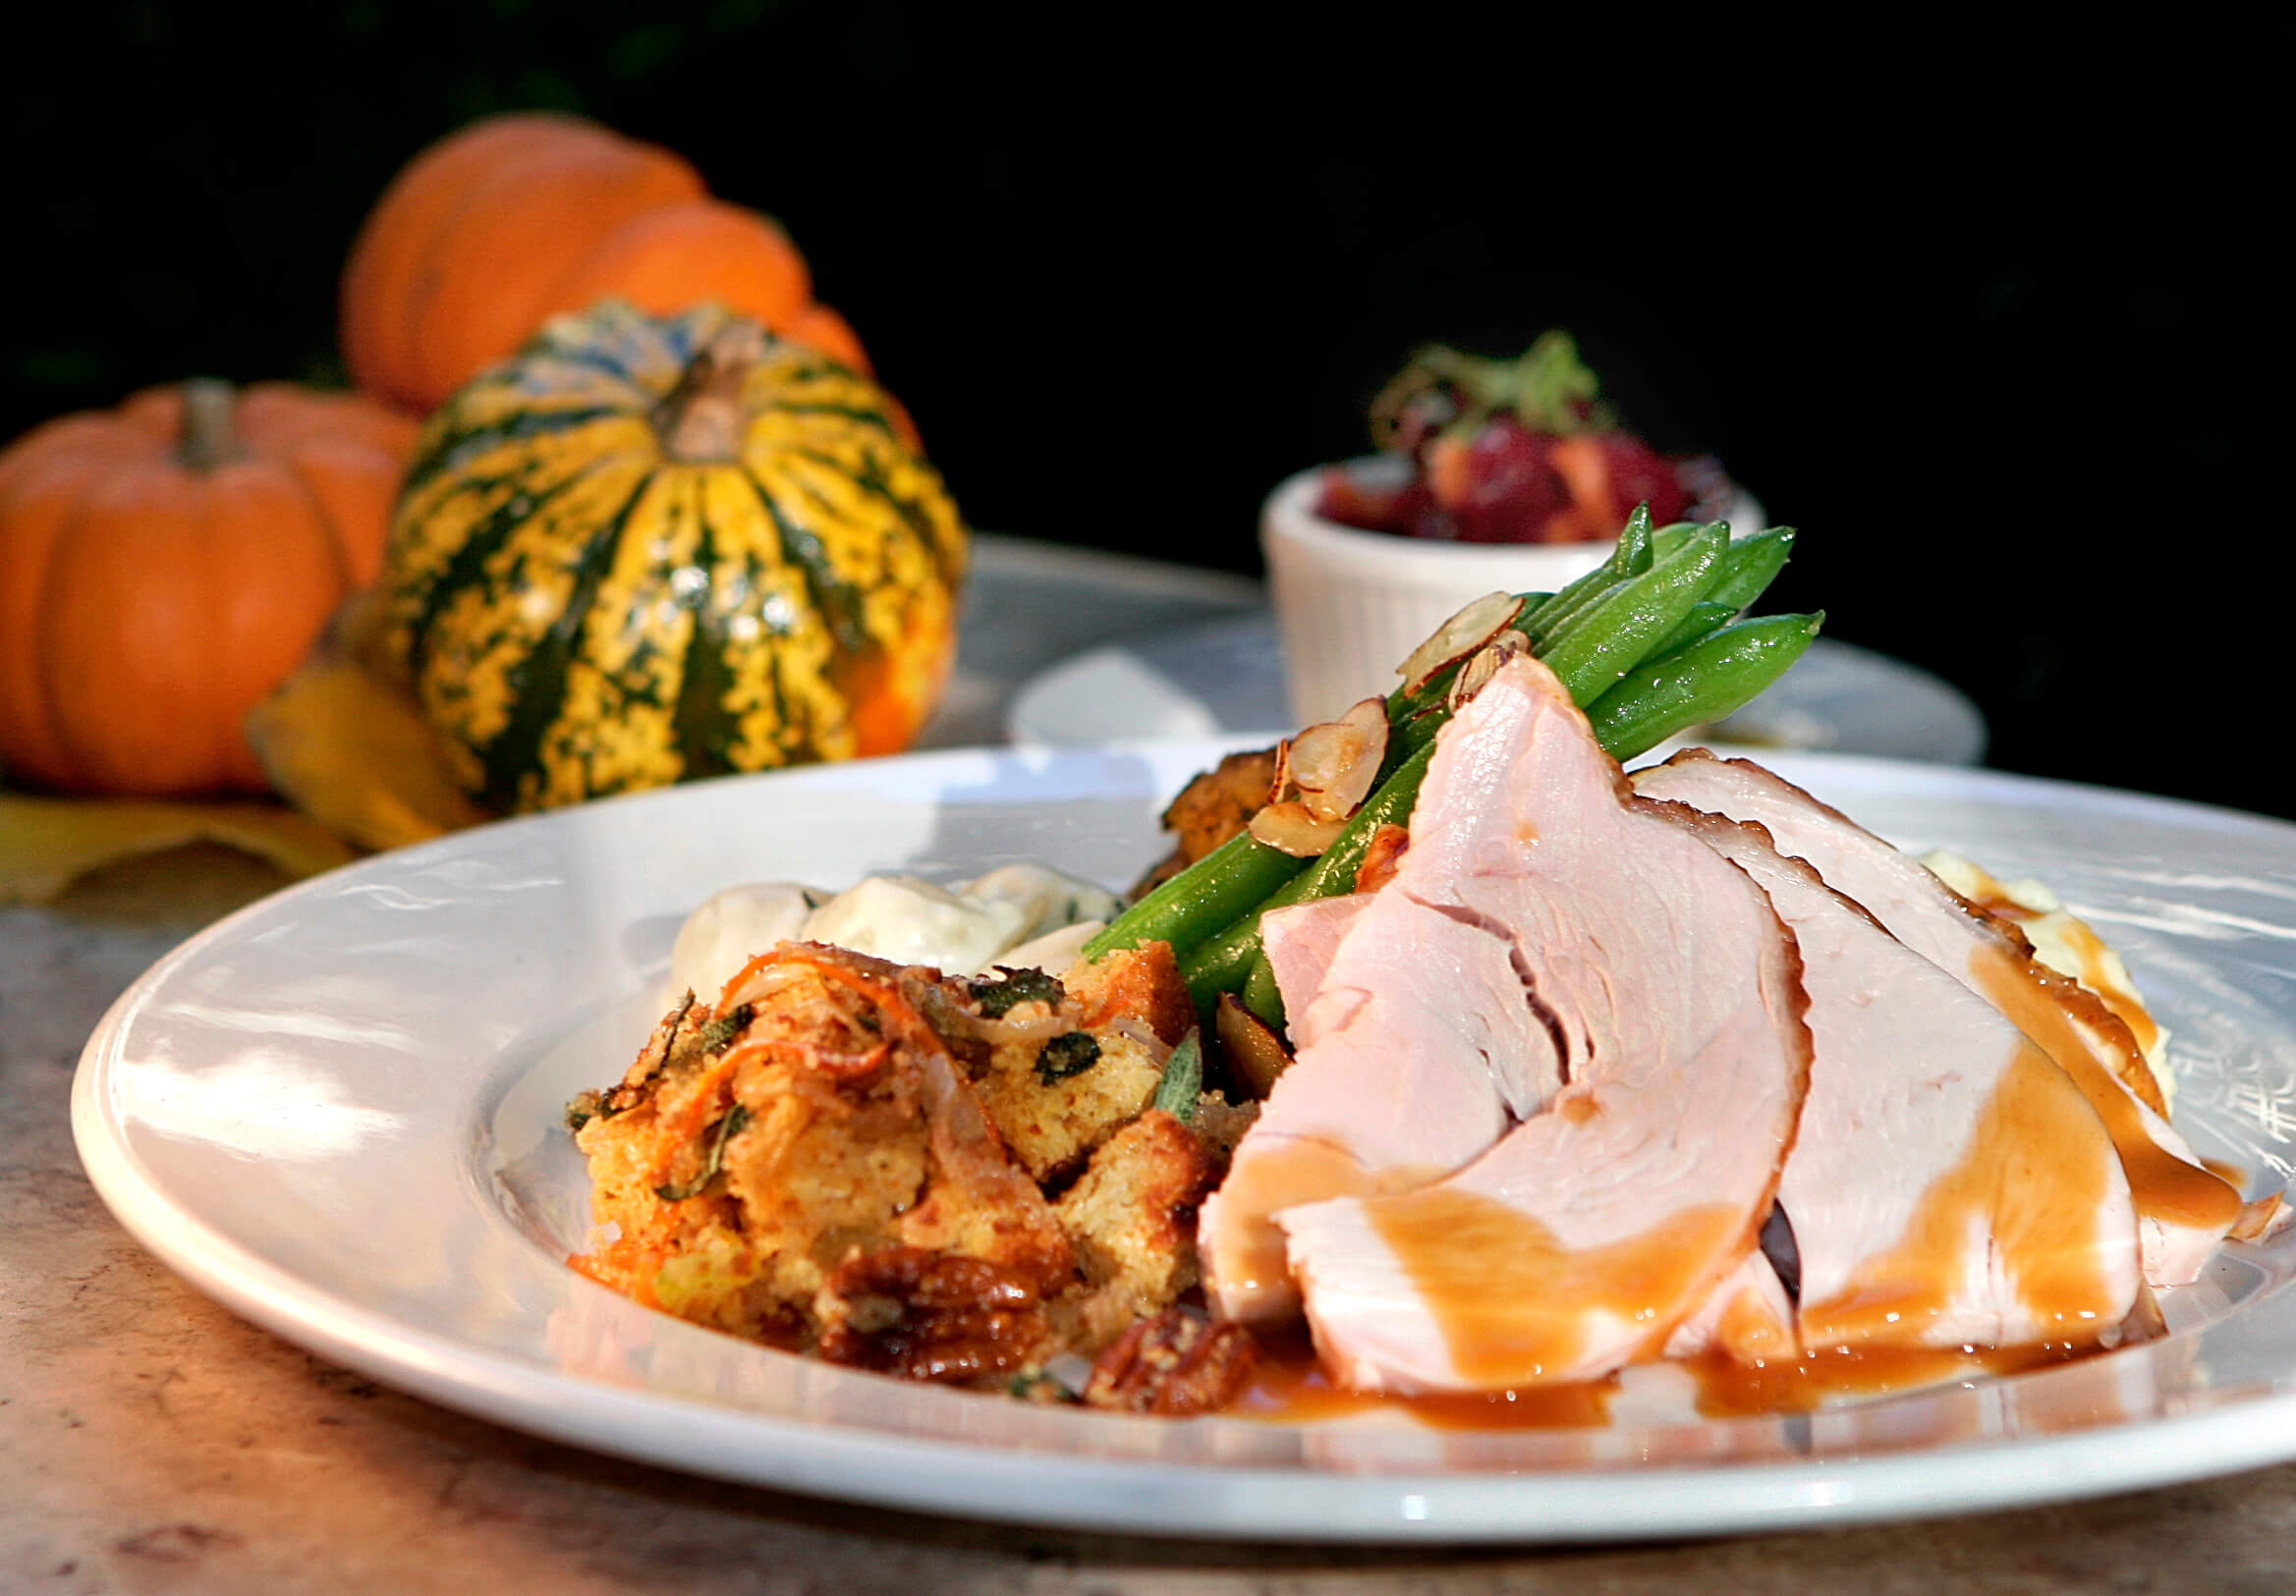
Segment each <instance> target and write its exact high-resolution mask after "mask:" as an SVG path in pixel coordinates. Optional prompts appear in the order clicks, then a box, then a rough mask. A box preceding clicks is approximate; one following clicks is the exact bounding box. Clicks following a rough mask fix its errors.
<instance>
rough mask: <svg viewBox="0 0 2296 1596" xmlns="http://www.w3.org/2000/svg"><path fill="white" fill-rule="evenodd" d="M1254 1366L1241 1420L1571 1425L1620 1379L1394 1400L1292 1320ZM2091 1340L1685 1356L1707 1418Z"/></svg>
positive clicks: (1967, 1369) (2031, 1359)
mask: <svg viewBox="0 0 2296 1596" xmlns="http://www.w3.org/2000/svg"><path fill="white" fill-rule="evenodd" d="M1255 1334H1256V1335H1257V1336H1258V1337H1259V1339H1260V1348H1261V1356H1260V1369H1259V1372H1258V1373H1257V1374H1256V1375H1255V1376H1254V1378H1253V1381H1252V1384H1251V1386H1250V1387H1249V1388H1247V1389H1246V1391H1245V1392H1244V1394H1243V1395H1242V1396H1241V1397H1239V1398H1237V1399H1236V1401H1235V1403H1233V1404H1232V1405H1231V1406H1229V1407H1228V1408H1227V1409H1226V1411H1227V1413H1228V1414H1229V1415H1230V1416H1232V1417H1236V1418H1249V1419H1258V1420H1261V1421H1264V1422H1266V1423H1270V1424H1316V1423H1322V1422H1324V1421H1326V1420H1332V1419H1347V1418H1355V1417H1359V1416H1361V1415H1363V1414H1366V1413H1377V1412H1390V1413H1401V1414H1404V1415H1406V1416H1408V1417H1409V1418H1411V1419H1412V1420H1414V1421H1415V1422H1417V1423H1420V1424H1423V1425H1425V1426H1426V1427H1428V1429H1431V1430H1571V1429H1593V1428H1598V1427H1600V1426H1602V1425H1605V1424H1607V1423H1609V1422H1610V1404H1611V1400H1612V1399H1613V1398H1614V1397H1615V1396H1616V1395H1617V1393H1618V1378H1617V1377H1616V1376H1615V1375H1613V1376H1609V1377H1606V1378H1604V1379H1600V1380H1588V1381H1575V1382H1568V1383H1564V1384H1560V1385H1540V1386H1523V1387H1518V1388H1516V1389H1513V1390H1507V1391H1489V1392H1475V1393H1472V1394H1465V1395H1443V1396H1420V1397H1396V1396H1385V1395H1380V1394H1375V1393H1369V1392H1361V1391H1344V1390H1341V1389H1340V1388H1338V1387H1337V1386H1334V1385H1333V1384H1332V1382H1331V1377H1330V1375H1328V1374H1327V1373H1325V1372H1324V1369H1323V1366H1322V1365H1321V1364H1320V1363H1318V1362H1317V1361H1316V1352H1315V1348H1313V1347H1312V1346H1311V1345H1310V1344H1309V1342H1308V1338H1307V1334H1306V1332H1305V1331H1304V1330H1302V1329H1300V1328H1299V1327H1297V1326H1293V1327H1290V1328H1288V1329H1283V1330H1262V1331H1257V1332H1255ZM2093 1350H2095V1347H2094V1345H2093V1344H2091V1343H2087V1342H2080V1343H2075V1342H2049V1343H2046V1344H2044V1345H2041V1346H2035V1347H2005V1348H1943V1349H1938V1350H1923V1349H1911V1348H1863V1349H1860V1348H1848V1347H1835V1348H1827V1349H1825V1350H1822V1351H1816V1352H1811V1353H1807V1354H1805V1355H1803V1356H1801V1357H1798V1358H1765V1359H1763V1360H1760V1361H1758V1362H1753V1363H1740V1362H1737V1361H1734V1360H1733V1359H1731V1358H1730V1357H1729V1356H1728V1355H1727V1354H1725V1353H1721V1352H1709V1353H1705V1354H1702V1355H1700V1356H1698V1357H1694V1358H1688V1359H1683V1360H1680V1361H1679V1362H1678V1364H1677V1366H1678V1367H1680V1368H1682V1369H1684V1370H1686V1371H1688V1373H1689V1374H1690V1376H1691V1378H1692V1379H1693V1380H1694V1381H1695V1382H1696V1386H1697V1399H1696V1400H1697V1407H1698V1411H1699V1412H1700V1413H1701V1414H1702V1415H1704V1416H1705V1417H1708V1418H1759V1417H1761V1416H1763V1415H1764V1414H1772V1413H1806V1412H1811V1411H1814V1410H1816V1409H1817V1408H1819V1407H1821V1406H1823V1405H1825V1404H1826V1403H1832V1402H1840V1401H1844V1400H1855V1399H1859V1398H1868V1397H1882V1396H1887V1395H1889V1394H1890V1393H1892V1392H1898V1391H1912V1390H1917V1389H1919V1388H1921V1387H1925V1386H1936V1385H1946V1384H1951V1383H1956V1382H1965V1381H1970V1380H1981V1379H1992V1378H1997V1377H2000V1376H2004V1375H2012V1374H2023V1373H2026V1372H2027V1371H2029V1370H2032V1369H2040V1368H2047V1367H2050V1366H2053V1365H2055V1364H2058V1363H2069V1362H2071V1361H2073V1360H2074V1359H2076V1358H2079V1357H2084V1356H2087V1355H2088V1354H2089V1353H2090V1352H2091V1351H2093Z"/></svg>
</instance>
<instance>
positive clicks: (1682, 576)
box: [1539, 526, 1726, 704]
mask: <svg viewBox="0 0 2296 1596" xmlns="http://www.w3.org/2000/svg"><path fill="white" fill-rule="evenodd" d="M1725 538H1726V534H1725V533H1723V532H1722V531H1721V530H1720V529H1719V528H1718V527H1716V526H1702V527H1700V528H1699V529H1698V531H1697V532H1695V533H1693V534H1692V535H1691V536H1690V537H1688V538H1686V539H1684V541H1683V543H1682V546H1681V547H1680V548H1677V549H1676V550H1675V551H1674V552H1673V553H1672V554H1669V555H1668V556H1667V557H1666V558H1665V559H1663V560H1660V561H1658V562H1656V563H1655V564H1653V565H1652V567H1651V569H1650V570H1648V571H1646V572H1644V573H1643V574H1642V575H1641V576H1639V577H1635V578H1630V579H1629V580H1627V581H1625V582H1622V583H1620V584H1619V585H1618V586H1617V587H1615V588H1613V589H1612V590H1611V591H1609V592H1607V593H1605V594H1604V595H1603V596H1602V598H1601V600H1600V601H1599V602H1598V603H1596V604H1594V605H1592V606H1590V607H1589V608H1588V609H1587V610H1586V611H1585V612H1584V613H1582V614H1580V615H1578V616H1576V617H1574V618H1573V619H1572V620H1571V622H1570V624H1569V625H1568V626H1566V627H1564V628H1563V629H1561V630H1560V631H1559V632H1558V633H1554V634H1553V635H1551V636H1550V637H1549V638H1548V639H1547V640H1546V642H1545V643H1544V644H1543V646H1541V647H1540V649H1539V657H1540V659H1542V660H1544V661H1545V662H1546V668H1547V669H1548V670H1550V671H1552V672H1553V673H1554V674H1555V678H1556V680H1558V681H1560V682H1561V683H1562V685H1563V688H1564V689H1565V690H1566V691H1568V692H1569V693H1570V695H1571V698H1572V701H1573V702H1576V703H1579V704H1588V703H1592V702H1593V701H1594V700H1595V698H1596V695H1597V694H1599V693H1601V692H1603V691H1605V690H1606V689H1607V688H1609V687H1610V686H1611V684H1613V683H1615V682H1616V681H1618V679H1619V678H1620V677H1622V676H1624V675H1625V674H1626V673H1627V672H1629V671H1631V670H1633V669H1634V668H1635V667H1636V666H1637V665H1640V664H1641V663H1642V662H1643V660H1644V658H1645V657H1646V656H1647V655H1648V654H1649V653H1650V651H1651V646H1652V644H1653V643H1655V642H1657V641H1658V639H1660V638H1661V637H1664V636H1665V635H1666V634H1667V633H1670V632H1672V631H1673V630H1674V629H1675V628H1676V627H1677V626H1679V625H1681V624H1682V618H1683V617H1684V616H1686V615H1688V614H1689V613H1690V610H1691V606H1693V605H1694V604H1696V603H1697V602H1698V601H1699V600H1700V599H1702V598H1704V597H1705V596H1706V591H1707V586H1708V579H1709V578H1710V577H1711V575H1712V572H1713V567H1714V562H1715V561H1716V560H1717V559H1719V558H1720V557H1721V553H1722V549H1723V546H1724V542H1725Z"/></svg>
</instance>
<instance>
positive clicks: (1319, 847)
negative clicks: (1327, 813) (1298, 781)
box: [1251, 799, 1346, 859]
mask: <svg viewBox="0 0 2296 1596" xmlns="http://www.w3.org/2000/svg"><path fill="white" fill-rule="evenodd" d="M1345 825H1346V821H1344V820H1322V819H1318V818H1317V817H1316V815H1314V814H1311V813H1310V812H1309V810H1308V806H1307V805H1306V804H1305V803H1302V802H1299V801H1298V800H1297V799H1293V800H1291V801H1288V802H1284V803H1270V804H1269V805H1268V806H1267V807H1266V808H1264V809H1261V810H1260V812H1259V813H1258V814H1256V815H1254V816H1253V817H1252V828H1251V829H1252V837H1253V840H1254V841H1255V842H1259V843H1263V844H1265V845H1266V846H1267V847H1269V848H1272V849H1275V850H1277V851H1278V852H1281V853H1289V854H1290V855H1291V856H1292V857H1293V858H1296V859H1312V858H1316V857H1318V856H1320V855H1321V853H1322V852H1323V851H1324V850H1325V849H1327V848H1329V847H1330V846H1331V845H1332V843H1333V842H1334V841H1335V840H1336V839H1337V838H1338V836H1339V833H1340V831H1341V830H1342V828H1344V827H1345Z"/></svg>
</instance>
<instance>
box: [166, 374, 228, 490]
mask: <svg viewBox="0 0 2296 1596" xmlns="http://www.w3.org/2000/svg"><path fill="white" fill-rule="evenodd" d="M238 398H239V396H238V395H237V394H235V393H234V392H233V391H232V386H231V384H230V383H228V382H226V381H224V380H223V379H222V378H221V377H191V378H188V379H186V381H185V383H184V424H183V431H182V434H181V435H180V436H179V437H178V438H177V440H176V459H177V460H179V461H181V462H182V463H183V464H184V465H185V466H186V467H187V468H190V469H192V470H195V471H207V470H213V469H214V468H216V467H218V466H220V465H222V464H223V463H224V462H225V461H227V460H237V459H238V458H239V457H240V455H241V453H242V451H241V449H240V446H239V434H238V433H237V432H235V431H234V430H233V429H232V424H231V413H232V409H233V407H234V406H235V405H236V404H237V403H238Z"/></svg>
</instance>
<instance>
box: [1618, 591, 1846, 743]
mask: <svg viewBox="0 0 2296 1596" xmlns="http://www.w3.org/2000/svg"><path fill="white" fill-rule="evenodd" d="M1824 620H1825V613H1824V612H1823V611H1822V610H1820V611H1819V612H1818V613H1817V614H1815V615H1765V616H1762V617H1761V618H1759V619H1757V620H1752V621H1740V622H1737V623H1735V624H1733V625H1731V626H1726V627H1723V628H1721V629H1720V630H1719V631H1717V632H1712V633H1708V634H1707V635H1706V636H1704V637H1702V638H1700V639H1699V640H1698V641H1696V642H1694V643H1692V644H1690V645H1689V646H1688V647H1687V648H1678V649H1676V650H1675V651H1674V652H1673V653H1671V654H1667V655H1665V656H1664V657H1662V658H1658V659H1652V660H1648V661H1646V662H1645V663H1643V664H1641V665H1638V666H1636V667H1635V669H1633V670H1632V671H1630V672H1628V673H1627V675H1626V677H1625V679H1624V680H1622V681H1621V682H1620V683H1619V684H1618V685H1617V686H1616V687H1614V688H1611V689H1610V690H1609V691H1608V692H1605V693H1604V694H1602V696H1601V697H1599V698H1597V699H1596V700H1595V703H1594V705H1593V706H1592V707H1591V708H1590V709H1589V710H1588V711H1587V719H1588V720H1589V722H1591V723H1592V724H1593V726H1594V728H1595V736H1596V738H1598V739H1599V740H1600V741H1601V743H1602V745H1603V746H1604V747H1605V748H1608V749H1609V750H1610V752H1611V754H1612V755H1613V756H1614V757H1616V758H1619V759H1631V758H1633V757H1634V756H1635V755H1636V754H1638V753H1642V752H1645V751H1647V750H1648V749H1650V748H1652V747H1655V746H1656V745H1657V744H1658V743H1663V742H1664V741H1665V740H1666V739H1668V738H1670V737H1672V736H1673V735H1674V734H1675V733H1677V732H1679V731H1681V730H1683V729H1684V728H1685V727H1690V726H1698V725H1701V724H1703V723H1705V722H1707V721H1711V720H1719V719H1721V717H1723V716H1724V715H1727V714H1729V713H1730V712H1731V711H1733V710H1736V709H1739V708H1742V707H1744V706H1745V705H1746V704H1748V703H1750V702H1752V701H1753V699H1754V698H1755V697H1756V695H1758V694H1759V693H1761V692H1762V691H1763V689H1764V688H1767V687H1769V685H1770V684H1771V683H1773V682H1775V681H1777V679H1778V678H1779V677H1781V676H1783V675H1785V674H1786V671H1787V669H1788V667H1790V666H1791V665H1792V664H1793V663H1794V661H1796V660H1798V659H1800V658H1801V657H1802V654H1803V652H1804V651H1805V650H1806V649H1808V648H1809V646H1810V639H1811V638H1813V637H1815V636H1817V635H1818V629H1819V628H1820V625H1822V624H1823V622H1824Z"/></svg>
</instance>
